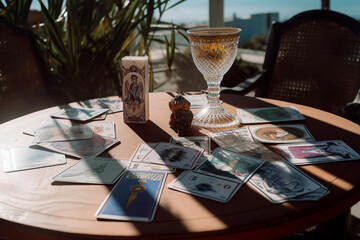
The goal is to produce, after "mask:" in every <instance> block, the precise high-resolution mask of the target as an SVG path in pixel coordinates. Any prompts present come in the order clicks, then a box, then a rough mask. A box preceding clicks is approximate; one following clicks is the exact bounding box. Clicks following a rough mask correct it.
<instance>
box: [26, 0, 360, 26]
mask: <svg viewBox="0 0 360 240" xmlns="http://www.w3.org/2000/svg"><path fill="white" fill-rule="evenodd" d="M45 2H46V1H45ZM176 2H177V0H170V3H169V6H170V5H172V4H173V3H176ZM32 8H33V9H40V6H39V3H38V1H37V0H34V1H33V5H32ZM320 8H321V0H224V18H225V19H229V18H232V17H233V15H234V13H235V14H236V16H237V17H238V18H242V17H247V16H250V15H251V14H256V13H269V12H279V14H280V21H283V20H286V19H289V18H290V17H292V16H294V15H295V14H297V13H299V12H302V11H306V10H311V9H320ZM330 9H331V10H334V11H338V12H341V13H344V14H346V15H349V16H351V17H353V18H355V19H360V0H330ZM208 15H209V0H186V1H185V2H183V3H181V4H179V5H177V6H176V7H175V8H173V9H169V10H168V11H167V12H165V14H164V15H163V17H162V20H164V21H167V22H173V23H176V24H182V23H199V22H207V21H208V18H209V16H208Z"/></svg>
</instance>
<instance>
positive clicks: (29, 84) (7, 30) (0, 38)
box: [0, 18, 52, 123]
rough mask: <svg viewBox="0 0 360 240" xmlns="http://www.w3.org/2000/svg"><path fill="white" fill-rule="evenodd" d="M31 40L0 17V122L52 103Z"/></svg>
mask: <svg viewBox="0 0 360 240" xmlns="http://www.w3.org/2000/svg"><path fill="white" fill-rule="evenodd" d="M32 40H33V39H32V36H31V34H30V33H29V32H27V31H23V30H21V29H19V28H15V27H13V26H12V25H10V23H9V22H7V21H6V20H5V19H4V18H1V19H0V106H1V107H0V123H1V122H5V121H7V120H10V119H12V118H15V117H18V116H21V115H24V114H27V113H30V112H33V111H35V110H40V109H42V108H46V107H49V106H51V105H52V100H51V99H50V98H49V95H48V93H47V89H46V87H45V84H44V81H43V76H42V72H41V71H40V67H39V62H38V60H39V59H37V57H38V56H35V52H34V51H35V50H34V48H33V47H34V46H33V45H32V44H33V42H32Z"/></svg>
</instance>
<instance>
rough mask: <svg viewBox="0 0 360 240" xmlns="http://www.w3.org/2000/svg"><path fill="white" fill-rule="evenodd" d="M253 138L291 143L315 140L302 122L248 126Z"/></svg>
mask: <svg viewBox="0 0 360 240" xmlns="http://www.w3.org/2000/svg"><path fill="white" fill-rule="evenodd" d="M248 129H249V130H250V132H251V135H252V136H253V138H254V140H255V141H257V142H263V143H292V142H304V141H307V142H310V141H315V139H314V138H313V136H311V134H310V132H309V130H308V129H307V128H306V127H305V125H304V124H279V125H253V126H248Z"/></svg>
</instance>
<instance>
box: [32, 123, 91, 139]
mask: <svg viewBox="0 0 360 240" xmlns="http://www.w3.org/2000/svg"><path fill="white" fill-rule="evenodd" d="M92 136H93V131H92V129H91V128H90V127H88V126H86V125H75V126H70V127H67V126H66V127H65V126H63V127H58V126H56V127H48V128H40V129H39V130H38V131H37V132H36V135H35V138H34V139H33V143H36V142H55V141H70V140H81V139H89V138H92Z"/></svg>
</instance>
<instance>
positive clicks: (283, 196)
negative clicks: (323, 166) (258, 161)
mask: <svg viewBox="0 0 360 240" xmlns="http://www.w3.org/2000/svg"><path fill="white" fill-rule="evenodd" d="M248 183H249V184H250V186H252V187H253V188H254V189H255V190H256V191H257V192H259V193H260V194H261V195H263V196H264V197H265V198H267V199H268V200H269V201H271V202H273V203H281V202H286V201H290V200H292V199H295V198H296V197H298V196H301V195H304V194H309V193H312V192H314V191H317V190H319V189H320V188H325V186H323V185H321V184H320V183H318V182H317V181H315V180H314V179H312V178H310V177H309V176H308V175H306V174H305V173H303V172H302V171H300V169H298V168H297V167H295V166H294V165H292V164H291V163H288V162H287V161H276V162H265V163H264V164H263V165H262V166H261V168H260V169H259V170H258V171H257V172H256V173H255V174H254V175H253V176H252V177H251V178H250V180H249V181H248Z"/></svg>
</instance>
